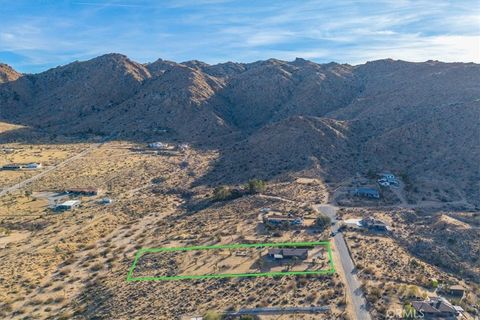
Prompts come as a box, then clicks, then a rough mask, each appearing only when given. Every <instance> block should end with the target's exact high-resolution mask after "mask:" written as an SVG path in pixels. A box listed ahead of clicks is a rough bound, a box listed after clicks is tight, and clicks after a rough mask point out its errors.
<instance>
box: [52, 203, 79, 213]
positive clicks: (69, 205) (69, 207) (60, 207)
mask: <svg viewBox="0 0 480 320" xmlns="http://www.w3.org/2000/svg"><path fill="white" fill-rule="evenodd" d="M80 203H81V201H80V200H68V201H65V202H63V203H60V204H57V205H56V206H55V211H65V210H72V209H75V208H77V207H78V206H79V205H80Z"/></svg>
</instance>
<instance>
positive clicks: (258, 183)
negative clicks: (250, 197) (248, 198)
mask: <svg viewBox="0 0 480 320" xmlns="http://www.w3.org/2000/svg"><path fill="white" fill-rule="evenodd" d="M246 189H247V191H248V193H250V194H256V193H261V192H264V191H265V190H267V183H266V182H265V181H263V180H259V179H253V180H250V181H248V183H247V186H246Z"/></svg>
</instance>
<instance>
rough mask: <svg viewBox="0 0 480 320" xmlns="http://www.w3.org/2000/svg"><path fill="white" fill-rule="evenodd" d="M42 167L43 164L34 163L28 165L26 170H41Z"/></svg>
mask: <svg viewBox="0 0 480 320" xmlns="http://www.w3.org/2000/svg"><path fill="white" fill-rule="evenodd" d="M41 167H42V164H41V163H36V162H32V163H27V164H26V165H25V167H24V168H26V169H39V168H41Z"/></svg>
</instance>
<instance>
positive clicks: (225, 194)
mask: <svg viewBox="0 0 480 320" xmlns="http://www.w3.org/2000/svg"><path fill="white" fill-rule="evenodd" d="M231 196H232V191H231V190H230V188H228V187H226V186H220V187H217V188H215V190H214V191H213V198H214V199H215V200H217V201H223V200H227V199H229V198H230V197H231Z"/></svg>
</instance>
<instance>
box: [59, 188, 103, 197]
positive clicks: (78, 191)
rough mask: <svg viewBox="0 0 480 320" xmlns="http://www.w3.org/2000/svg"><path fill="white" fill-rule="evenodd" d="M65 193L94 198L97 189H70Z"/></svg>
mask: <svg viewBox="0 0 480 320" xmlns="http://www.w3.org/2000/svg"><path fill="white" fill-rule="evenodd" d="M65 192H66V193H68V194H71V195H76V196H96V195H97V194H98V189H96V188H72V189H67V190H65Z"/></svg>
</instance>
